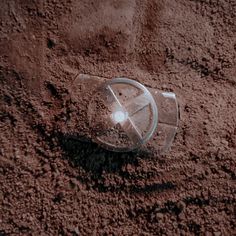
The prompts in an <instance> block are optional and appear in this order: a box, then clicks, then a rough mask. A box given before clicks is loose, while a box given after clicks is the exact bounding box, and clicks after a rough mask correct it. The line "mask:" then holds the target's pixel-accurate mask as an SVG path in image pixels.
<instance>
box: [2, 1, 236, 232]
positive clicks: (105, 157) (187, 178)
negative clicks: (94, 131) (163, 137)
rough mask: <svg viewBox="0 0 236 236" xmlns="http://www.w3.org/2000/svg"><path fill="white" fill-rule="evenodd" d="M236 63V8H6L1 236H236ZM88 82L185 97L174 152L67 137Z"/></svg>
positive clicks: (41, 4) (52, 4)
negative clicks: (78, 94) (74, 92)
mask: <svg viewBox="0 0 236 236" xmlns="http://www.w3.org/2000/svg"><path fill="white" fill-rule="evenodd" d="M235 65H236V2H235V0H165V1H164V0H136V1H135V0H101V1H95V0H79V1H78V0H63V1H59V0H47V1H36V0H34V1H31V0H27V1H19V0H16V1H13V0H2V1H1V3H0V235H53V236H55V235H214V236H220V235H227V236H228V235H236V223H235V222H236V219H235V211H236V183H235V181H236V174H235V173H236V100H235V97H236V66H235ZM78 73H89V74H95V75H99V76H105V77H110V78H112V77H117V76H126V77H129V78H132V79H135V80H137V81H140V82H142V83H143V84H145V85H147V86H150V87H153V88H159V89H164V90H167V91H174V92H175V93H176V94H177V96H178V100H179V103H180V110H181V117H180V118H181V120H180V127H179V130H178V134H177V136H176V139H175V141H174V144H173V147H172V149H171V151H170V152H169V153H168V154H166V155H165V156H157V155H155V154H153V153H123V154H117V153H112V152H108V151H104V150H103V149H101V148H99V147H98V146H96V145H95V144H93V143H87V142H81V141H78V140H77V139H76V136H73V135H67V134H66V132H65V131H63V129H61V124H62V123H63V122H67V121H70V120H71V119H73V118H74V114H77V115H80V114H79V107H78V106H77V105H76V104H75V103H74V102H73V101H72V100H71V99H70V95H71V94H70V91H71V90H70V89H71V84H72V83H73V79H74V77H75V76H76V74H78ZM78 128H81V127H80V124H78ZM75 133H76V132H75Z"/></svg>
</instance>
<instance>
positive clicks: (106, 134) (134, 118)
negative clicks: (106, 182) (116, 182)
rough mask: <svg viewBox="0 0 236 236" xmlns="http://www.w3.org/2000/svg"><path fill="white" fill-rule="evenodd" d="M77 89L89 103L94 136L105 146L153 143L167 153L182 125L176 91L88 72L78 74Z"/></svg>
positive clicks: (122, 147) (116, 147)
mask: <svg viewBox="0 0 236 236" xmlns="http://www.w3.org/2000/svg"><path fill="white" fill-rule="evenodd" d="M74 88H75V90H74V91H73V93H74V94H75V95H76V88H80V90H79V96H80V97H81V96H83V97H84V101H87V103H88V104H87V105H86V106H85V107H86V109H87V111H86V114H87V121H88V122H87V123H88V126H89V129H88V130H89V133H90V134H89V136H90V139H92V140H93V141H94V142H96V143H98V144H99V145H101V146H102V147H103V148H105V149H108V150H112V151H118V152H125V151H132V150H134V149H138V148H141V147H143V146H145V145H146V144H147V143H150V145H152V146H153V147H154V148H155V149H158V152H160V153H163V152H165V151H167V150H168V148H169V147H170V146H171V143H172V142H173V139H174V136H175V134H176V131H177V126H178V104H177V100H176V96H175V94H174V93H170V92H163V91H160V90H156V89H152V88H148V87H145V86H144V85H142V84H141V83H139V82H137V81H135V80H131V79H127V78H114V79H106V78H102V77H98V76H92V75H85V74H79V75H78V76H77V77H76V79H75V81H74ZM88 96H89V97H88ZM86 97H87V98H86Z"/></svg>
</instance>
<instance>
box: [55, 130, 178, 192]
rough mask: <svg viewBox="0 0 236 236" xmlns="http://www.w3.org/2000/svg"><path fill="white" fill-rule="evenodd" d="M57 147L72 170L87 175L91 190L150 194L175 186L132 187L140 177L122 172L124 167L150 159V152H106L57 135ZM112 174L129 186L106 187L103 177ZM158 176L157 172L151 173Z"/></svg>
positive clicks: (75, 139)
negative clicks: (90, 182) (60, 149)
mask: <svg viewBox="0 0 236 236" xmlns="http://www.w3.org/2000/svg"><path fill="white" fill-rule="evenodd" d="M57 137H58V141H59V144H60V146H61V148H62V150H63V151H64V154H65V157H66V158H67V159H68V160H69V162H70V164H71V165H72V166H73V167H82V168H83V169H84V170H85V171H86V172H87V173H89V174H90V176H91V179H92V180H93V181H94V183H95V184H94V186H93V187H94V188H95V189H97V190H98V191H100V192H108V191H112V192H121V191H122V192H129V193H150V192H163V191H165V190H170V189H174V188H175V185H174V184H173V183H171V182H165V183H153V184H150V185H145V186H138V185H135V184H132V183H133V181H134V180H135V179H138V178H140V176H139V177H137V176H135V174H132V175H130V174H129V173H128V172H127V171H125V170H124V168H123V167H125V166H126V165H127V164H130V165H132V166H134V167H135V166H139V165H140V164H139V160H140V159H142V160H151V159H153V158H152V156H153V155H152V150H148V151H147V150H137V151H134V152H122V153H118V152H112V151H107V150H105V149H103V148H101V147H99V146H98V145H97V144H95V143H92V142H89V141H88V140H87V141H81V139H80V138H78V137H75V136H72V135H64V134H60V135H57ZM108 173H112V174H115V175H117V176H119V177H121V178H122V179H123V180H126V182H127V181H128V182H130V183H131V184H130V185H129V187H127V186H126V185H125V184H120V185H119V184H117V185H116V184H115V185H110V186H107V185H106V184H105V179H104V174H108ZM152 174H153V175H157V174H158V173H152Z"/></svg>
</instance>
